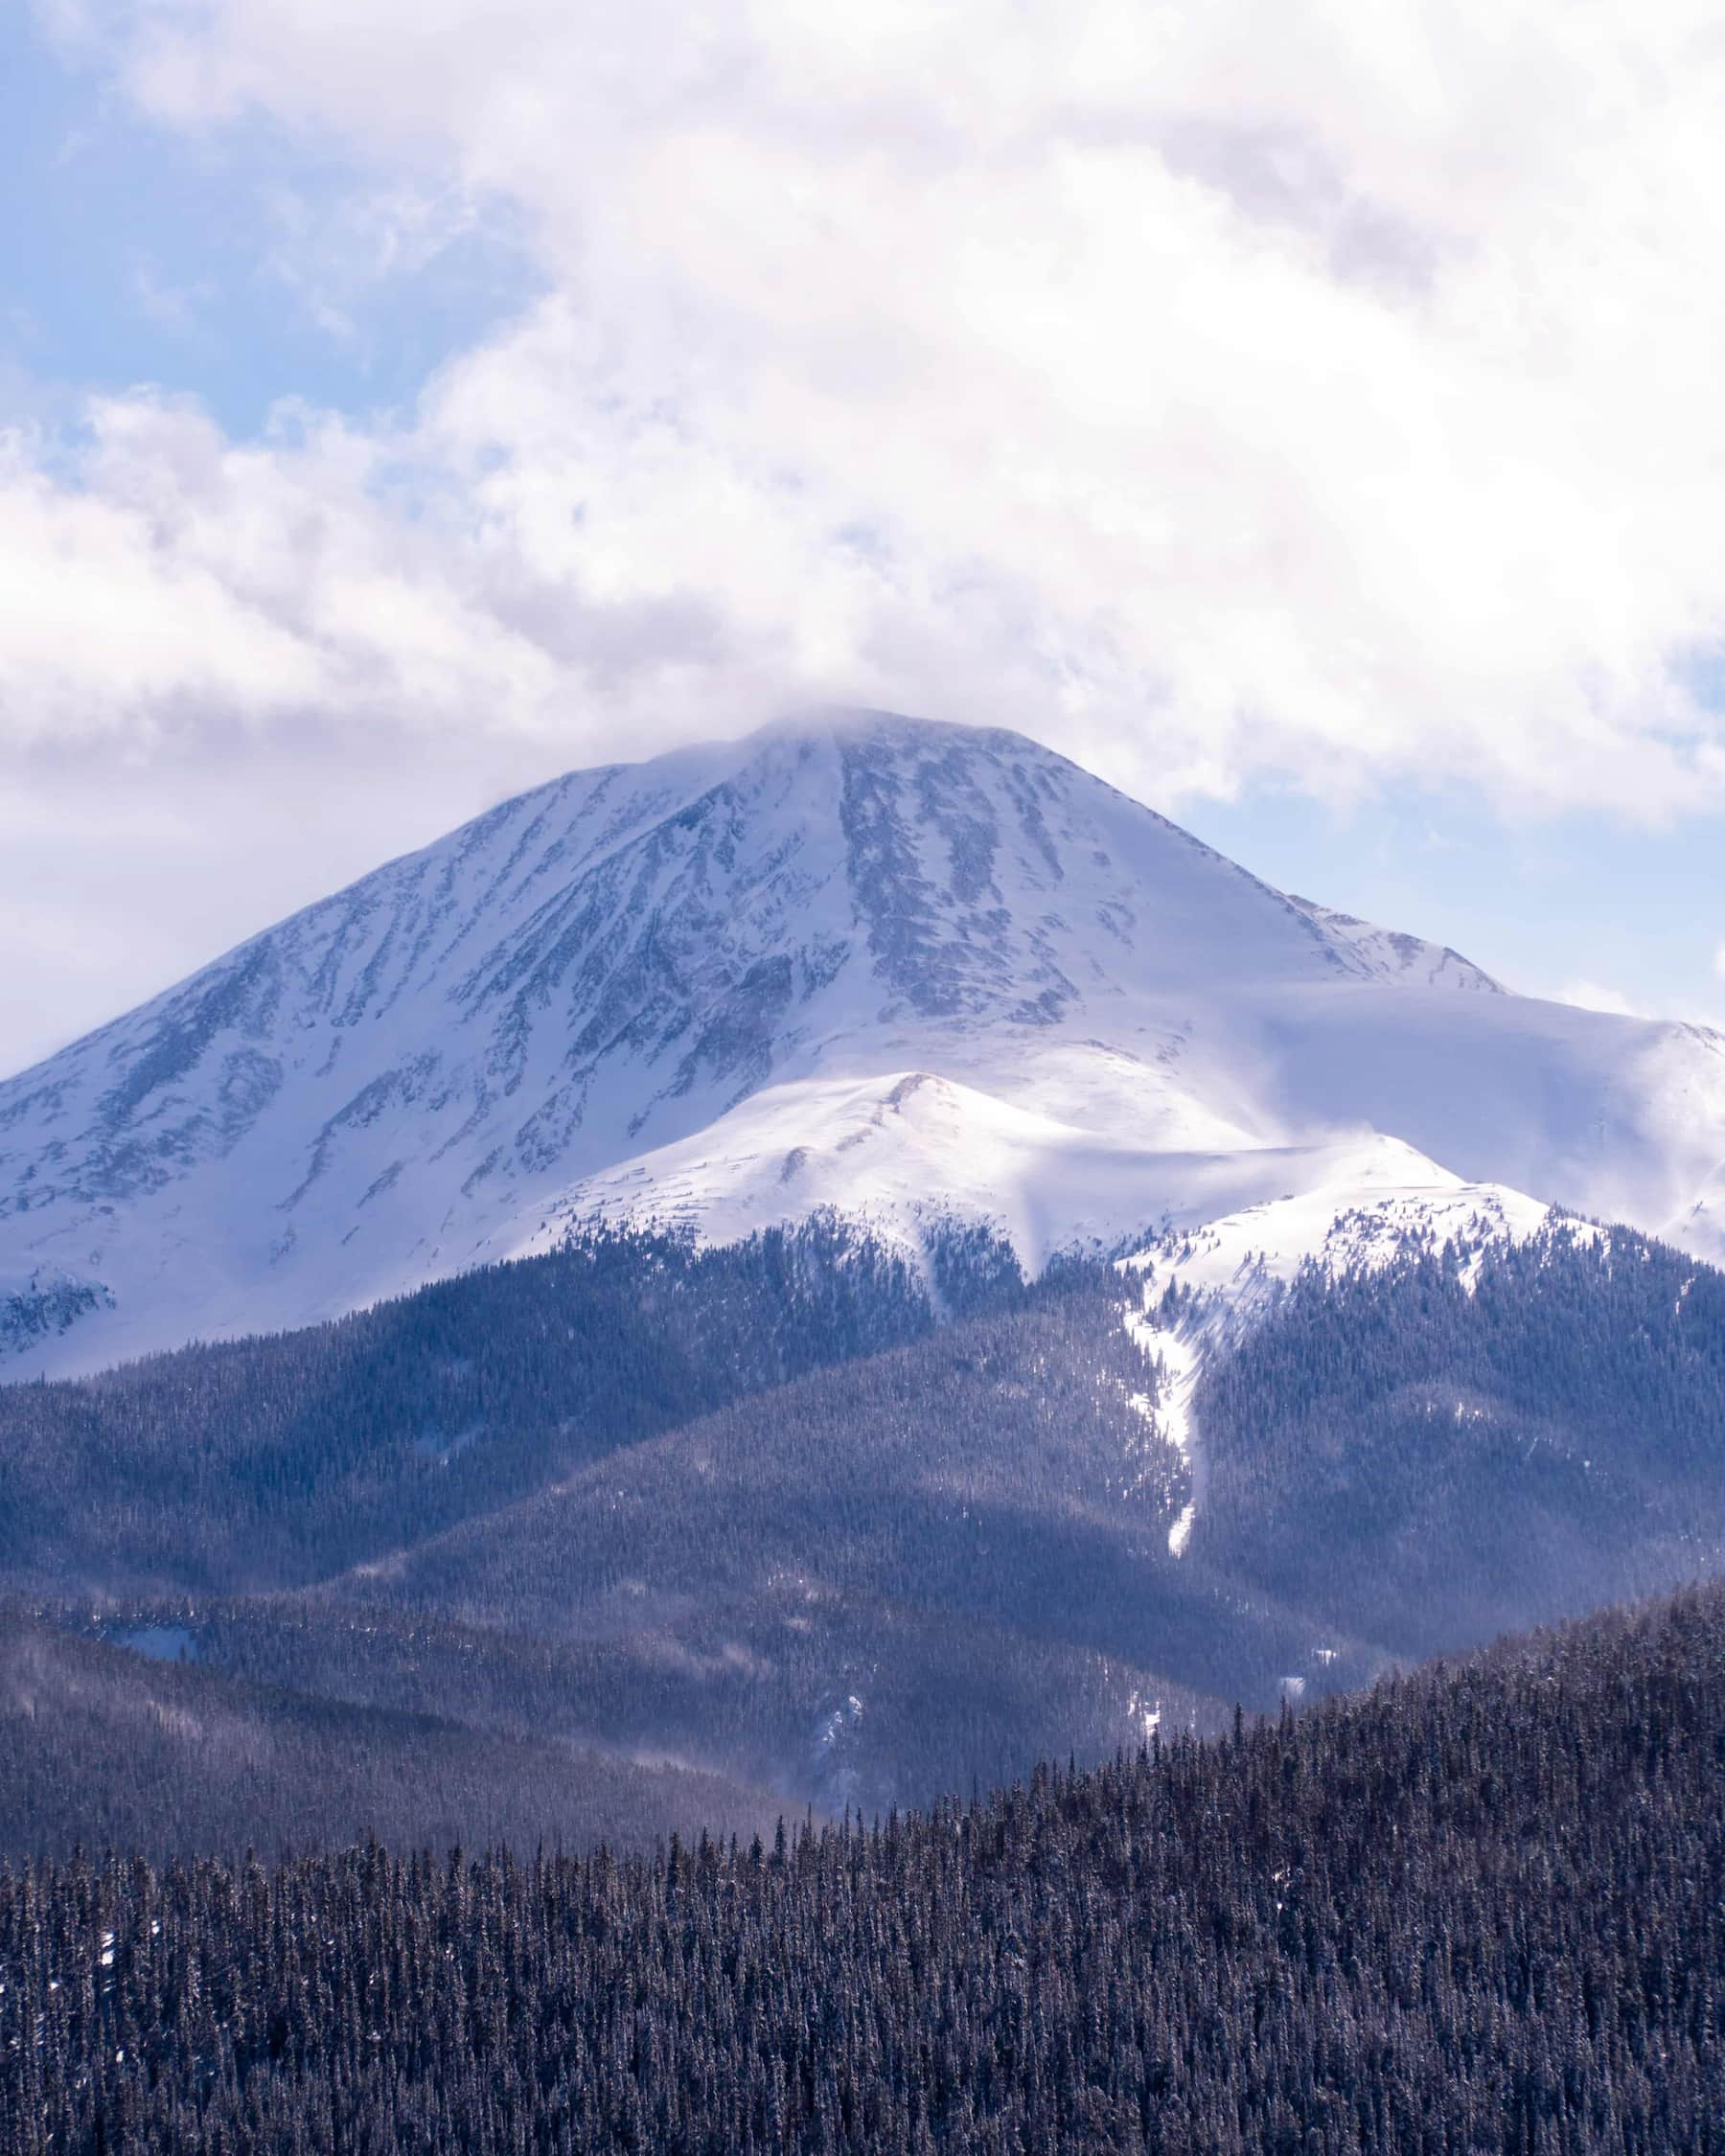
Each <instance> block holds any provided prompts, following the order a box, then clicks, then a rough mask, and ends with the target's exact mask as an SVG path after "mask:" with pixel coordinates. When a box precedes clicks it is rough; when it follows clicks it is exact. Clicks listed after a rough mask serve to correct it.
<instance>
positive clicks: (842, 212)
mask: <svg viewBox="0 0 1725 2156" xmlns="http://www.w3.org/2000/svg"><path fill="white" fill-rule="evenodd" d="M43 20H44V21H47V22H50V23H51V26H52V28H53V31H54V34H55V35H56V36H57V37H58V40H59V44H60V49H61V50H62V51H63V52H65V53H66V54H68V55H69V56H71V57H72V59H73V60H74V61H75V62H76V64H78V65H80V66H82V67H84V68H85V69H87V70H90V71H91V79H92V80H93V81H94V82H96V83H97V84H98V85H100V86H102V87H103V94H104V95H106V96H109V97H111V98H117V99H118V100H120V101H121V102H122V103H124V104H125V105H126V106H127V108H128V109H130V110H133V111H135V112H137V113H141V114H143V115H145V116H146V117H147V118H148V120H149V122H150V124H151V125H153V126H157V127H158V128H160V129H162V130H165V131H166V133H167V135H168V136H169V137H171V138H172V139H173V140H175V141H179V142H186V141H191V142H196V144H198V145H201V146H202V147H203V148H204V149H206V150H207V151H208V153H209V155H210V156H211V158H212V161H213V162H212V170H213V172H216V173H217V174H218V175H219V176H218V179H217V180H216V181H214V182H213V184H230V183H231V184H242V182H243V176H244V172H245V160H246V155H247V143H248V140H250V139H251V138H252V137H253V136H254V135H256V134H257V133H258V131H259V130H263V129H268V130H272V131H273V137H274V138H275V139H286V140H288V142H290V143H292V142H300V143H304V144H305V145H307V146H308V147H309V148H311V147H313V146H314V147H315V149H316V151H317V153H318V154H319V155H320V156H329V155H338V156H339V157H340V158H342V159H345V160H346V161H347V166H348V169H349V170H350V171H351V172H352V174H353V183H352V184H353V191H354V195H355V199H354V201H353V202H352V203H350V204H348V205H346V206H345V207H343V208H342V210H341V212H340V214H339V215H330V216H324V217H316V216H313V217H309V218H305V219H303V220H301V223H302V227H303V229H301V230H300V233H299V238H298V239H297V241H293V244H295V245H298V246H299V248H300V249H301V253H300V255H299V256H298V257H297V258H296V259H295V260H293V261H292V262H290V263H288V264H287V267H286V268H285V270H284V276H288V275H292V276H297V277H300V278H302V279H303V281H304V283H305V286H306V288H307V289H308V290H317V289H318V288H319V278H320V272H321V271H324V270H327V271H328V273H329V276H330V278H331V279H334V278H335V277H336V276H337V275H338V276H339V278H340V279H341V280H344V281H345V286H344V288H346V287H351V284H352V281H353V279H354V278H355V276H356V275H357V274H358V272H357V269H356V261H357V259H359V255H362V254H363V250H359V251H358V255H357V251H356V242H355V239H354V235H355V234H356V233H360V234H373V233H376V232H380V231H381V232H393V231H395V230H396V229H397V228H398V227H400V226H401V225H402V223H403V212H402V210H401V207H400V206H401V205H402V204H403V203H405V204H409V205H419V206H420V207H418V208H417V209H415V210H414V212H413V215H412V216H411V217H410V218H407V220H406V221H407V223H408V224H410V225H411V226H412V231H413V234H414V235H429V237H428V238H414V239H413V246H414V247H420V248H422V249H423V250H426V251H434V250H435V247H436V245H437V244H438V241H437V235H438V234H439V233H440V232H442V231H444V230H446V229H447V230H451V231H453V230H460V231H461V232H464V233H468V232H471V231H472V229H473V228H474V227H475V225H483V224H484V222H485V220H487V219H488V218H491V219H495V220H496V222H497V223H498V225H499V226H501V225H503V224H507V226H508V228H509V230H510V232H511V234H512V243H519V244H521V245H523V246H524V247H525V248H526V250H527V252H528V254H529V255H530V257H531V260H532V263H533V267H534V272H535V277H536V280H537V290H538V296H537V297H536V298H535V299H533V300H532V301H531V302H530V303H529V304H527V305H525V306H524V307H521V308H518V309H517V310H516V311H515V312H513V313H512V314H511V315H509V316H508V317H507V318H496V319H494V320H493V321H492V323H491V325H490V327H489V328H488V329H487V330H486V331H485V332H484V333H483V334H477V335H475V336H474V337H472V338H471V339H470V340H469V341H468V342H467V344H466V346H465V348H464V349H462V350H460V351H458V352H457V353H456V354H455V355H454V356H452V357H449V358H447V359H446V360H444V361H443V363H442V364H440V365H439V366H438V367H437V369H436V371H435V372H434V373H432V374H431V375H429V377H428V378H426V380H425V382H424V386H423V388H422V389H421V390H420V392H419V394H418V396H417V398H416V399H414V400H412V401H408V402H406V403H404V404H402V405H399V406H397V407H395V408H392V409H389V410H385V411H380V412H375V411H369V410H365V409H360V408H357V407H356V408H350V409H347V410H343V411H339V412H333V411H327V410H319V409H317V408H315V405H314V403H313V404H311V405H308V404H307V403H306V402H305V401H304V400H296V398H295V395H294V391H295V386H296V385H295V384H294V383H292V382H291V381H287V382H284V383H283V384H282V385H281V389H282V395H283V399H284V401H283V403H282V404H281V406H280V407H279V409H278V417H277V423H276V424H274V425H273V426H272V427H271V428H270V429H268V430H267V431H266V432H265V434H264V435H262V436H261V437H259V438H256V439H245V440H235V439H229V438H226V437H224V436H223V434H222V433H221V431H220V429H219V427H218V426H217V424H215V422H214V421H213V420H212V419H211V418H210V417H209V416H208V415H207V413H205V412H203V411H200V410H199V408H198V406H197V404H196V386H197V385H196V379H189V380H187V381H185V382H166V383H161V384H158V385H155V386H154V387H152V388H150V389H149V390H141V391H138V392H136V393H133V394H126V395H108V396H105V397H104V398H103V399H102V400H100V401H96V402H94V403H92V404H91V405H90V406H89V408H88V410H87V412H86V414H85V420H84V424H82V426H81V427H80V428H78V429H77V430H75V431H74V432H72V433H70V434H67V433H65V432H63V431H62V432H58V433H45V432H42V431H40V430H37V431H35V432H32V431H29V430H23V431H18V432H15V433H14V434H13V435H12V436H11V437H10V438H9V439H8V441H7V444H6V447H5V450H4V456H3V458H0V586H4V587H5V588H7V589H9V590H10V591H11V592H12V594H14V598H15V601H16V603H15V604H13V605H12V606H10V607H8V608H5V609H4V612H3V613H0V756H3V757H7V758H10V759H13V760H15V759H17V758H19V757H22V756H25V755H26V754H34V753H36V752H38V751H39V750H40V749H41V746H42V745H43V743H44V741H45V740H48V739H49V738H51V739H52V742H53V744H54V745H55V748H56V750H57V752H58V753H66V752H71V753H77V752H78V750H79V747H80V745H91V746H95V745H102V752H103V753H104V754H107V753H109V752H111V751H112V750H113V749H114V748H115V747H116V746H117V747H119V748H120V750H121V751H122V752H123V753H124V754H126V755H128V756H130V757H132V758H133V759H135V760H138V762H139V768H144V767H145V766H147V765H148V764H149V763H150V759H151V758H154V757H157V756H159V755H160V754H161V753H162V749H163V745H164V744H170V745H173V747H174V751H175V753H177V754H184V755H191V756H193V757H196V756H197V755H198V754H200V753H202V745H209V744H212V743H215V742H217V741H219V740H227V739H231V738H245V739H249V740H257V739H259V738H261V737H269V736H270V735H271V734H272V733H273V732H277V731H279V730H281V729H284V728H289V729H290V728H300V727H304V726H306V725H308V724H315V725H317V726H319V727H323V728H327V729H329V730H330V731H331V732H332V734H333V736H335V737H339V738H342V739H344V740H345V741H346V742H347V743H348V744H349V745H350V748H351V745H352V744H353V743H354V742H355V741H356V740H357V738H358V737H360V736H363V737H364V738H365V740H366V741H367V742H368V743H369V744H370V745H371V752H375V753H379V754H389V753H392V751H391V750H390V748H389V746H388V745H389V744H392V743H395V744H399V743H400V742H402V741H403V739H407V740H411V741H413V742H415V743H417V744H419V745H421V747H422V748H423V750H424V752H425V754H426V756H427V757H428V758H431V759H435V758H436V757H438V756H443V755H448V754H450V753H454V751H453V750H452V749H451V747H450V745H451V744H454V743H459V744H461V745H464V746H463V749H462V752H463V753H466V752H467V749H468V748H470V747H472V745H474V744H479V743H485V744H490V745H491V746H490V747H489V748H484V749H474V751H473V752H474V754H475V755H476V756H477V757H479V759H480V760H482V761H483V760H484V759H486V758H491V757H494V755H496V754H500V755H501V756H502V762H503V763H504V764H506V765H508V768H510V769H511V770H512V772H514V773H516V774H517V775H518V776H519V777H520V778H521V779H522V780H523V781H525V780H526V779H529V778H532V777H536V776H539V775H540V774H541V773H542V772H543V771H545V770H548V769H550V768H555V767H556V766H558V765H567V764H572V763H577V762H581V761H585V760H588V759H590V758H592V757H595V756H598V755H602V754H607V753H614V752H616V751H618V750H619V749H623V750H626V751H632V750H639V751H643V752H645V751H647V750H651V749H654V748H656V747H660V746H663V745H667V744H668V743H670V742H672V741H675V740H678V739H681V738H688V737H689V736H691V735H694V734H708V733H712V732H715V731H723V730H724V729H725V728H727V727H730V726H733V725H736V724H740V723H743V722H748V721H752V720H753V719H756V718H758V717H759V716H761V715H762V713H763V712H764V711H767V710H770V709H771V708H772V707H774V706H776V705H782V704H786V703H791V702H799V701H805V700H812V699H822V698H832V699H839V700H868V701H872V702H878V703H885V704H892V705H897V706H900V707H903V708H908V709H914V710H921V711H926V712H931V713H937V714H940V715H943V716H947V717H954V718H972V719H978V720H982V719H987V720H998V721H1001V722H1007V723H1011V724H1016V725H1019V726H1023V727H1024V728H1026V729H1027V730H1029V731H1032V732H1036V733H1040V734H1042V735H1043V736H1044V737H1045V738H1047V739H1049V740H1052V741H1054V742H1056V743H1057V745H1061V746H1063V747H1066V748H1069V749H1070V750H1072V751H1073V752H1075V753H1077V754H1079V755H1080V756H1081V757H1083V758H1084V759H1085V760H1087V761H1089V762H1091V763H1092V765H1093V766H1095V767H1096V768H1100V769H1103V770H1105V771H1107V772H1108V774H1109V775H1110V776H1112V777H1115V778H1116V779H1118V780H1120V781H1121V782H1122V783H1125V784H1127V785H1129V786H1132V787H1133V788H1134V789H1135V790H1137V791H1140V792H1144V793H1148V794H1150V795H1152V796H1153V797H1154V798H1156V799H1158V800H1159V801H1161V802H1163V803H1164V804H1168V805H1172V806H1178V805H1179V803H1180V802H1181V800H1182V799H1183V798H1190V797H1192V796H1193V795H1195V794H1199V793H1204V792H1209V793H1226V792H1228V791H1230V790H1231V789H1233V788H1234V787H1236V786H1238V785H1239V784H1240V783H1241V782H1242V781H1244V780H1246V779H1250V778H1253V777H1254V776H1256V777H1262V776H1269V777H1272V778H1276V779H1281V780H1285V781H1287V782H1290V783H1292V784H1294V785H1296V786H1298V787H1300V788H1303V789H1307V790H1311V791H1318V792H1322V793H1327V794H1331V795H1346V794H1348V793H1350V792H1355V791H1360V790H1363V789H1369V788H1370V787H1372V786H1374V785H1376V784H1379V783H1381V782H1392V781H1396V780H1399V779H1403V778H1407V777H1410V776H1412V777H1414V778H1415V779H1417V780H1419V781H1421V782H1424V783H1442V782H1448V781H1459V782H1461V783H1462V784H1463V785H1465V786H1469V787H1473V788H1477V789H1479V790H1481V791H1483V793H1484V797H1485V798H1487V799H1488V800H1489V801H1490V802H1491V803H1493V804H1494V805H1496V806H1497V807H1499V808H1505V809H1508V810H1510V811H1512V812H1520V811H1523V810H1529V809H1532V810H1543V809H1556V808H1563V807H1569V806H1582V807H1585V806H1599V807H1603V808H1606V809H1609V810H1611V811H1612V812H1614V813H1623V814H1629V815H1631V816H1645V817H1659V816H1662V815H1665V814H1670V813H1673V812H1676V811H1682V810H1687V809H1692V808H1694V807H1695V806H1697V805H1700V804H1713V805H1714V806H1717V805H1719V804H1720V803H1721V798H1722V796H1725V720H1722V719H1721V715H1720V712H1719V711H1718V709H1717V708H1716V707H1715V704H1716V700H1715V699H1714V697H1713V694H1712V691H1713V688H1714V685H1715V677H1716V672H1717V670H1716V667H1713V666H1711V665H1710V664H1709V663H1708V661H1707V654H1710V653H1712V652H1714V651H1716V650H1717V648H1719V641H1720V637H1721V633H1722V632H1725V550H1722V549H1721V548H1720V547H1719V545H1718V543H1717V523H1718V518H1717V504H1716V493H1717V484H1718V473H1719V471H1720V470H1721V469H1722V468H1725V405H1722V404H1721V402H1720V400H1719V398H1718V395H1717V382H1718V378H1719V371H1720V361H1721V358H1722V357H1725V334H1722V332H1725V284H1722V283H1721V280H1720V279H1719V278H1718V276H1717V273H1716V272H1717V264H1718V260H1719V257H1720V249H1721V241H1722V240H1725V232H1722V230H1721V205H1722V204H1725V149H1721V148H1720V143H1719V136H1718V129H1717V126H1716V118H1717V112H1718V110H1719V107H1720V103H1721V98H1722V93H1725V41H1722V40H1721V38H1720V35H1719V33H1718V30H1717V25H1716V18H1715V16H1714V11H1711V10H1710V9H1708V8H1705V7H1703V6H1701V5H1698V4H1695V0H1669V4H1668V5H1666V6H1664V7H1661V8H1660V9H1657V10H1652V11H1649V10H1646V9H1645V8H1634V7H1631V6H1629V5H1628V4H1627V0H1599V4H1597V5H1589V6H1587V7H1584V8H1574V9H1567V10H1559V11H1553V10H1551V9H1550V8H1548V7H1541V6H1536V5H1534V4H1532V0H1463V4H1461V5H1459V6H1456V7H1453V8H1448V9H1445V10H1442V11H1434V10H1432V9H1430V8H1428V7H1424V6H1416V5H1414V4H1413V0H1384V4H1383V5H1381V6H1376V7H1373V8H1371V9H1368V10H1361V9H1359V8H1357V7H1343V6H1340V5H1309V6H1301V7H1298V8H1288V7H1283V6H1273V5H1270V4H1269V0H1217V4H1216V5H1212V6H1207V7H1202V8H1200V7H1194V6H1184V5H1148V6H1146V5H1144V4H1142V0H1132V4H1130V5H1125V4H1117V5H1116V4H1114V0H1102V4H1096V5H1089V6H1079V7H1076V8H1073V7H1066V6H1053V5H1045V4H1041V0H1038V4H1034V5H1030V6H1024V5H1022V4H1009V0H958V4H956V5H954V6H953V7H950V8H944V9H940V10H933V11H931V10H926V9H910V8H908V7H898V6H893V5H888V6H885V7H883V8H877V9H874V10H870V11H867V12H866V13H865V14H858V13H856V12H855V11H834V10H816V9H810V8H808V7H806V6H801V5H791V4H790V0H778V4H775V0H756V4H753V5H721V6H717V7H712V8H701V9H697V8H692V7H689V6H687V5H684V4H678V5H671V4H667V0H647V4H645V5H642V6H640V7H638V8H634V9H632V10H630V11H626V12H620V11H617V10H615V9H614V8H605V9H601V8H597V7H594V6H591V5H585V4H578V5H568V4H566V0H368V4H367V5H366V6H364V7H363V8H355V7H354V6H353V5H352V4H351V0H127V5H125V6H121V5H119V4H118V0H113V4H110V0H55V6H54V7H53V9H52V10H51V11H46V12H44V13H43ZM223 174H225V175H226V178H225V179H223V178H221V177H220V175H223ZM368 204H370V205H373V207H368ZM378 205H380V206H381V207H376V206H378ZM451 205H452V206H453V207H450V206H451ZM410 237H411V236H410ZM320 246H324V247H339V248H340V249H341V250H342V252H341V259H340V262H339V263H338V264H335V263H332V264H320V263H319V260H318V259H317V256H318V249H319V247H320ZM384 251H385V252H390V250H389V249H385V250H384ZM408 251H409V253H411V252H412V249H411V248H409V250H408ZM399 256H400V249H395V250H394V253H393V255H392V260H394V259H397V258H399ZM404 310H407V311H410V307H409V306H408V303H406V302H404ZM81 623H82V624H85V625H87V624H90V623H100V624H101V625H102V633H101V634H100V635H99V636H96V635H90V634H87V633H83V634H81V633H80V632H79V627H80V624H81ZM510 745H513V747H511V746H510ZM504 751H507V753H503V752H504ZM510 756H514V758H515V761H514V763H513V764H510V763H509V757H510ZM487 768H488V769H489V768H493V766H492V764H491V763H488V764H487Z"/></svg>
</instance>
